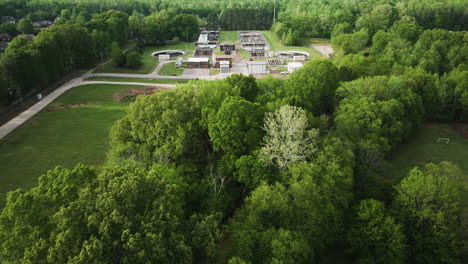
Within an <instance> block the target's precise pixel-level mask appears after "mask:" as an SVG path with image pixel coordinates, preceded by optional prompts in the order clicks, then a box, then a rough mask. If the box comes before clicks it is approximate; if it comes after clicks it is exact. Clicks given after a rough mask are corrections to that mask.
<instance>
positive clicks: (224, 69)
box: [218, 61, 231, 73]
mask: <svg viewBox="0 0 468 264" xmlns="http://www.w3.org/2000/svg"><path fill="white" fill-rule="evenodd" d="M218 64H219V72H220V73H229V72H230V69H231V67H230V65H229V61H220V62H219V63H218Z"/></svg>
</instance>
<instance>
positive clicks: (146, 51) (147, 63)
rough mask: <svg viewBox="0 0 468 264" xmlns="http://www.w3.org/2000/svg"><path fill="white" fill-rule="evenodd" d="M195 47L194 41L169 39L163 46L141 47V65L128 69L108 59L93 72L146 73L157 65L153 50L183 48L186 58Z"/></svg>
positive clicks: (157, 61)
mask: <svg viewBox="0 0 468 264" xmlns="http://www.w3.org/2000/svg"><path fill="white" fill-rule="evenodd" d="M194 48H195V42H183V41H179V40H178V41H171V42H168V44H167V45H165V46H149V47H144V48H143V54H142V55H141V62H142V63H143V66H141V67H139V68H137V69H129V68H126V67H117V65H116V64H115V63H114V62H112V61H109V62H107V63H105V64H103V65H101V66H100V67H98V68H97V69H96V70H95V71H94V72H95V73H131V74H148V73H151V72H153V71H154V69H155V68H156V67H157V66H158V63H159V60H158V58H156V57H154V56H152V54H153V52H155V51H160V50H183V51H185V52H186V55H184V59H187V58H189V57H191V56H192V55H193V51H194Z"/></svg>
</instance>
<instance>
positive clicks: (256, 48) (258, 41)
mask: <svg viewBox="0 0 468 264" xmlns="http://www.w3.org/2000/svg"><path fill="white" fill-rule="evenodd" d="M239 40H240V43H241V48H242V49H243V50H245V51H248V52H249V54H250V56H251V57H254V58H264V57H265V56H266V55H267V50H268V49H269V48H268V43H267V41H266V40H265V38H264V37H263V34H262V32H250V31H249V32H239Z"/></svg>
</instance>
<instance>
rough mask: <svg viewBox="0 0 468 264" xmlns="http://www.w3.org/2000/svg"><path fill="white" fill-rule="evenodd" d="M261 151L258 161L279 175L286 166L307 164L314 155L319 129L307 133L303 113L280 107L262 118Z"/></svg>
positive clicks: (295, 108) (298, 110) (305, 117)
mask: <svg viewBox="0 0 468 264" xmlns="http://www.w3.org/2000/svg"><path fill="white" fill-rule="evenodd" d="M263 129H264V130H265V132H266V135H265V137H264V138H263V141H264V143H263V147H262V149H261V151H260V158H261V160H262V161H263V162H264V164H267V165H270V164H271V165H274V166H276V167H278V169H279V170H280V171H283V170H285V169H287V168H288V166H289V164H291V163H295V162H301V161H305V160H307V158H308V157H310V156H311V155H312V154H313V153H314V152H315V151H317V146H316V138H317V137H318V135H319V130H318V129H309V124H308V121H307V116H306V112H305V111H304V110H303V109H302V108H300V107H294V106H290V105H285V106H282V107H281V108H280V109H278V110H276V111H275V112H273V113H268V114H267V115H266V116H265V124H264V127H263Z"/></svg>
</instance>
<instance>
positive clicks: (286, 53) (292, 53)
mask: <svg viewBox="0 0 468 264" xmlns="http://www.w3.org/2000/svg"><path fill="white" fill-rule="evenodd" d="M276 56H278V57H287V58H293V57H294V56H305V57H306V58H308V57H310V54H309V53H307V52H305V51H278V52H277V53H276Z"/></svg>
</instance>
